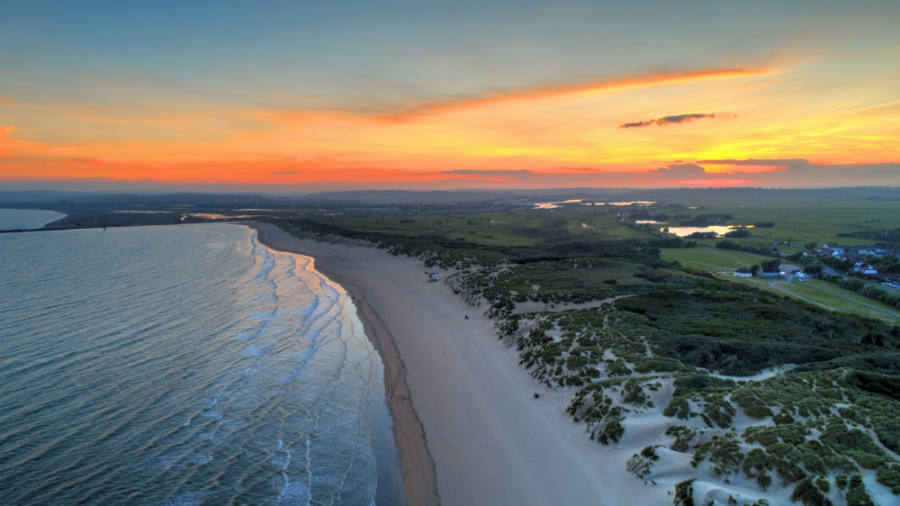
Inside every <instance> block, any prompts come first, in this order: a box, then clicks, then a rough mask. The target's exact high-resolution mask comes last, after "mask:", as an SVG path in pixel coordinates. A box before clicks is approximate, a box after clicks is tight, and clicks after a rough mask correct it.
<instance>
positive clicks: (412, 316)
mask: <svg viewBox="0 0 900 506" xmlns="http://www.w3.org/2000/svg"><path fill="white" fill-rule="evenodd" d="M245 224H247V223H245ZM249 225H250V226H252V227H253V228H254V229H255V230H257V232H258V233H259V232H261V235H258V236H257V237H258V240H259V241H260V242H263V243H264V244H266V245H267V246H269V247H272V248H274V249H280V250H283V251H289V252H294V253H300V254H303V255H306V256H310V257H313V258H314V259H315V261H316V262H315V266H316V269H317V270H319V271H320V272H322V273H323V274H325V275H326V276H328V277H329V278H330V279H332V280H334V281H335V282H338V283H340V284H341V285H342V286H344V288H345V289H346V290H347V291H348V293H350V294H351V295H352V296H353V297H354V299H353V300H354V302H355V303H356V304H357V307H358V308H359V312H360V319H361V320H362V321H363V322H364V325H365V328H366V332H367V334H368V335H369V338H370V339H371V340H372V342H373V345H374V346H375V347H376V348H377V349H378V350H379V353H381V354H382V360H383V361H384V363H385V375H386V378H385V381H386V388H387V389H389V396H390V399H391V400H390V405H389V408H390V411H391V413H392V416H395V417H396V418H395V420H394V431H395V439H396V441H397V447H398V451H399V454H400V467H401V470H402V472H403V473H404V476H403V481H404V483H403V489H404V496H405V497H406V499H407V502H408V504H410V505H417V504H437V503H438V502H439V501H440V502H442V503H443V504H445V505H457V504H517V505H545V504H597V503H599V504H662V503H665V502H671V500H672V499H671V496H669V495H668V493H667V488H668V487H666V486H648V485H644V484H643V483H642V481H641V480H638V479H635V478H634V477H633V476H632V475H630V474H628V473H627V472H626V462H627V461H628V459H629V458H630V457H631V456H632V455H633V454H634V453H636V452H637V451H640V449H641V448H643V447H644V446H646V444H647V442H648V441H652V438H656V437H659V436H661V434H662V432H663V431H664V430H665V425H664V424H660V423H658V422H659V421H658V420H656V419H647V418H646V417H640V418H639V419H636V420H635V424H636V426H635V427H634V430H632V429H629V431H628V433H627V434H626V436H625V437H624V438H623V440H622V441H620V442H619V443H617V444H614V445H609V446H603V445H600V444H598V443H592V442H591V441H590V440H589V438H588V434H587V433H586V432H585V426H584V425H583V424H580V423H574V422H573V420H572V419H571V418H570V417H569V416H568V415H567V414H566V411H565V408H566V406H567V404H568V400H569V397H568V395H567V392H565V391H561V390H560V389H555V390H553V389H550V388H548V387H546V386H545V385H543V384H542V383H540V382H538V381H536V380H535V379H534V378H533V377H531V375H530V374H529V372H528V370H527V369H526V368H525V367H522V365H521V364H520V363H519V355H518V352H517V351H516V350H515V349H514V348H513V347H510V346H509V345H507V344H506V343H504V342H503V341H501V340H500V339H498V337H497V333H496V329H495V327H494V323H495V322H494V321H493V320H491V319H490V318H488V317H486V316H484V315H483V314H482V309H479V308H476V307H472V306H469V305H467V304H466V303H465V302H464V301H463V300H462V299H461V298H460V297H459V296H457V295H456V294H454V293H453V292H452V290H451V289H450V287H449V286H448V285H447V284H446V283H444V282H437V283H432V282H429V281H428V278H427V276H426V274H425V271H431V269H429V268H426V267H425V266H424V263H423V262H422V261H421V260H418V259H414V258H409V257H400V256H393V255H390V254H389V253H387V252H385V251H383V250H379V249H377V248H375V247H374V246H370V245H359V244H348V243H340V244H335V243H329V242H321V241H316V240H313V239H305V238H304V239H301V238H298V237H295V236H293V235H291V234H289V233H288V232H286V231H284V230H282V229H281V228H279V227H278V226H277V225H275V224H272V223H260V222H257V223H252V224H249ZM439 274H440V276H441V277H442V278H443V277H445V276H446V275H447V274H449V273H448V272H439ZM466 317H468V318H466ZM392 393H393V395H391V394H392ZM535 393H537V394H539V396H540V397H539V398H535V396H534V394H535ZM665 393H667V392H660V394H661V395H663V394H665ZM413 407H415V410H413ZM395 413H396V414H395ZM415 422H418V423H415ZM423 462H425V463H427V465H425V466H423V465H421V463H423ZM686 469H690V467H689V463H688V462H687V461H685V462H678V463H677V465H676V466H675V467H673V468H671V469H667V470H665V471H662V474H661V475H658V479H661V480H663V481H664V482H668V481H671V480H672V479H674V478H675V477H677V476H682V473H683V471H684V470H686ZM438 490H439V491H440V494H439V495H438Z"/></svg>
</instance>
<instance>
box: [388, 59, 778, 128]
mask: <svg viewBox="0 0 900 506" xmlns="http://www.w3.org/2000/svg"><path fill="white" fill-rule="evenodd" d="M774 72H776V71H775V70H773V69H769V68H727V69H711V70H700V71H694V72H677V73H657V74H645V75H638V76H630V77H624V78H618V79H606V80H598V81H588V82H582V83H575V84H565V85H558V86H538V87H532V88H522V89H508V90H501V91H497V92H493V93H484V94H482V95H475V96H468V97H462V98H458V99H453V100H447V101H434V102H431V103H426V104H423V105H418V106H413V107H410V108H408V109H406V110H401V111H397V112H394V113H386V114H382V115H380V116H379V117H380V118H381V119H389V120H395V121H400V120H408V119H414V118H417V117H420V116H427V115H432V114H437V113H441V112H447V111H453V110H459V109H469V108H475V107H480V106H487V105H491V104H496V103H503V102H511V101H516V100H534V99H544V98H553V97H558V96H565V95H569V94H578V93H598V92H603V91H613V90H620V89H629V88H641V87H647V86H658V85H666V84H677V83H685V82H692V81H702V80H709V79H723V78H735V77H749V76H761V75H769V74H772V73H774ZM673 117H674V116H673Z"/></svg>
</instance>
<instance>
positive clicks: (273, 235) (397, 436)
mask: <svg viewBox="0 0 900 506" xmlns="http://www.w3.org/2000/svg"><path fill="white" fill-rule="evenodd" d="M246 225H247V226H249V227H250V228H251V229H253V230H255V231H256V233H257V240H258V241H259V242H260V243H262V244H265V245H266V246H267V247H270V248H273V249H276V250H280V251H286V252H290V253H299V254H301V255H306V256H311V257H313V259H314V264H313V265H314V266H315V269H316V270H317V271H319V272H320V273H322V274H323V275H325V276H326V277H328V278H329V279H331V280H332V281H334V282H335V283H338V284H339V285H341V286H342V287H343V288H344V290H346V291H347V293H348V294H350V297H351V299H352V300H353V304H354V305H355V306H356V309H357V311H358V316H359V319H360V321H361V322H362V323H363V327H364V329H365V332H366V336H368V338H369V340H370V341H371V342H372V345H373V346H374V347H375V349H376V350H377V351H378V353H379V355H380V356H381V360H382V362H383V365H384V387H385V394H386V396H387V399H388V410H389V411H390V414H391V418H392V419H393V431H394V441H395V444H396V445H397V451H398V452H399V454H400V459H399V460H400V468H401V471H402V473H403V496H404V499H405V500H406V503H407V504H408V505H409V506H415V505H436V504H440V502H441V500H440V494H439V493H438V488H437V475H436V472H435V464H434V459H433V458H432V456H431V453H430V452H429V450H428V444H427V440H426V438H425V430H424V427H423V426H422V422H421V420H419V416H418V415H417V414H416V411H415V409H414V407H413V404H412V396H411V394H410V390H409V385H407V383H406V365H405V364H404V362H403V359H402V358H401V357H400V352H399V350H398V349H397V346H396V342H395V340H394V338H393V336H391V332H390V329H389V328H388V327H387V325H385V323H384V321H383V320H382V319H381V317H380V316H379V315H378V313H377V312H375V310H374V309H373V308H372V306H371V305H370V304H369V302H368V301H367V299H366V297H365V294H364V293H363V291H362V290H360V289H359V288H358V287H357V286H356V285H354V284H353V283H352V282H350V281H349V280H347V279H346V278H345V277H343V276H340V275H338V274H336V273H335V272H332V271H331V270H329V269H328V265H327V264H328V262H327V260H324V259H323V258H321V257H320V256H313V255H312V254H310V253H309V252H308V251H306V250H305V249H304V248H298V247H297V244H294V243H293V241H292V239H297V238H295V237H293V236H291V235H289V234H287V233H286V232H284V231H283V230H282V229H280V228H278V227H277V226H275V225H272V224H270V223H261V222H247V223H246ZM323 260H324V261H323Z"/></svg>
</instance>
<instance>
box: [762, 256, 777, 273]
mask: <svg viewBox="0 0 900 506" xmlns="http://www.w3.org/2000/svg"><path fill="white" fill-rule="evenodd" d="M780 266H781V259H778V258H772V259H770V260H765V261H763V262H761V263H760V267H762V269H763V272H773V271H777V270H778V268H779V267H780Z"/></svg>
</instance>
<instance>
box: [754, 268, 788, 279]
mask: <svg viewBox="0 0 900 506" xmlns="http://www.w3.org/2000/svg"><path fill="white" fill-rule="evenodd" d="M759 277H761V278H783V277H784V273H783V272H781V271H780V270H778V269H775V270H768V269H767V270H762V271H760V272H759Z"/></svg>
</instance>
